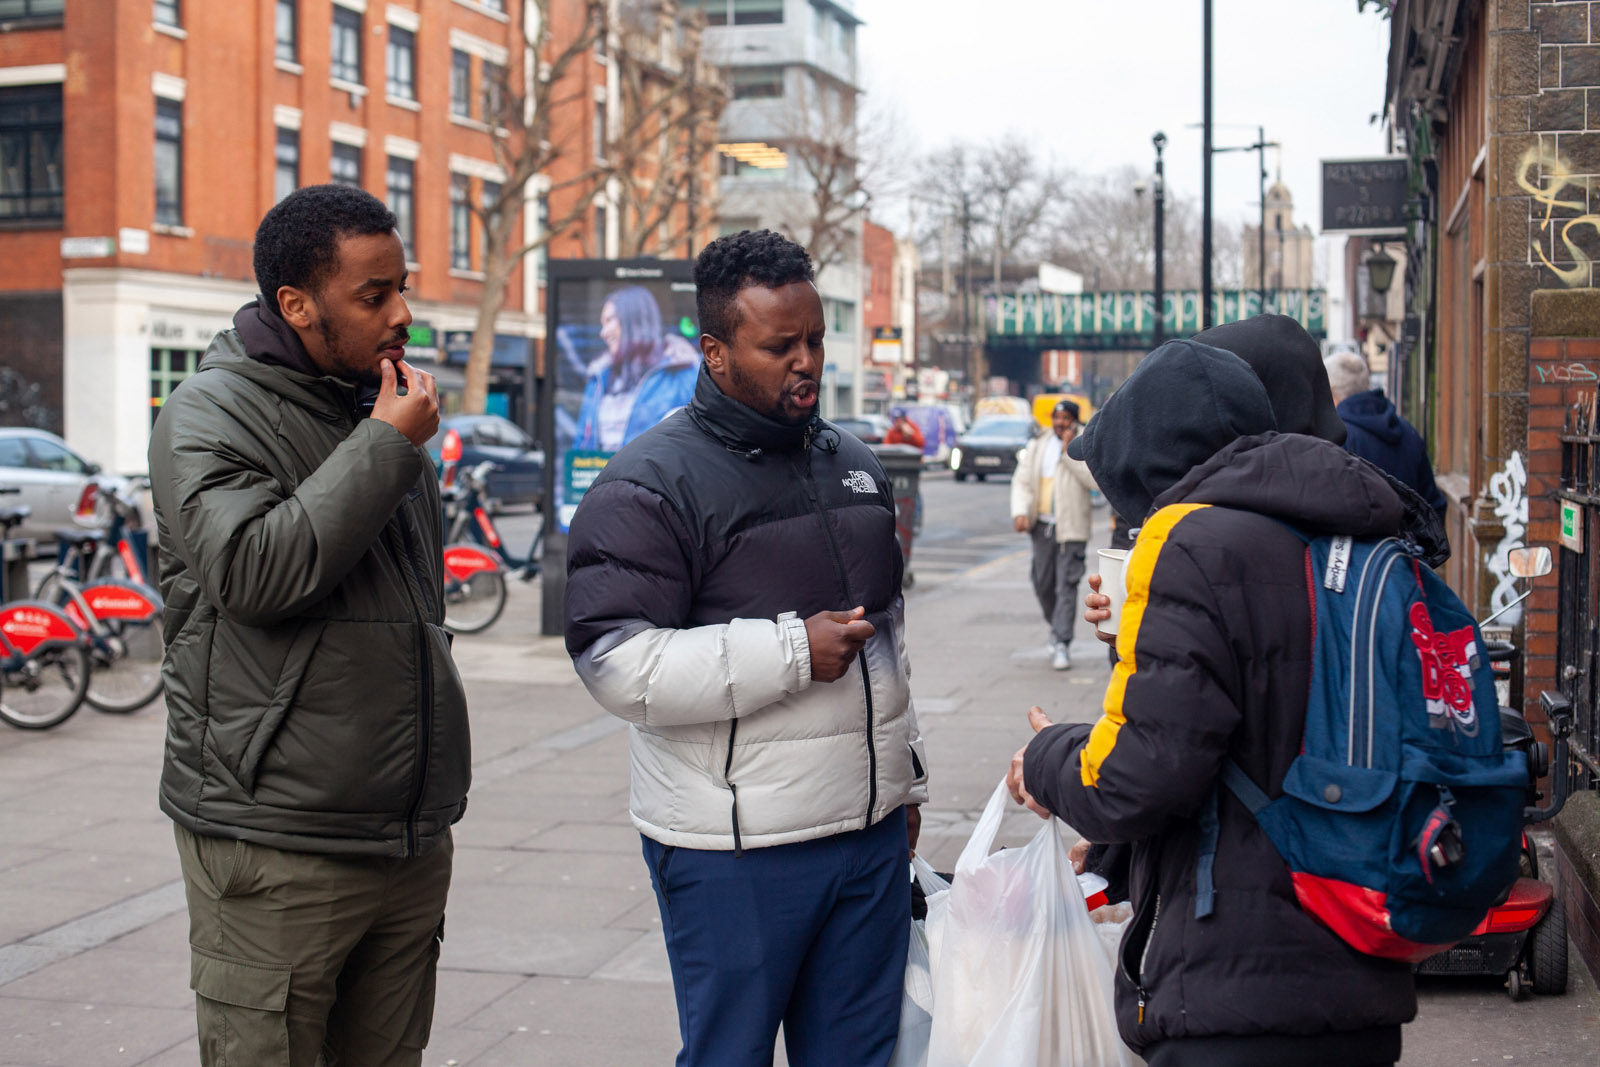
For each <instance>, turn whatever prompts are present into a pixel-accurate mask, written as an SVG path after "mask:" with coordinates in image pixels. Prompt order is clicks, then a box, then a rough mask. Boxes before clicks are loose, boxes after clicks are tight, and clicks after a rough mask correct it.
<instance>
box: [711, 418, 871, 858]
mask: <svg viewBox="0 0 1600 1067" xmlns="http://www.w3.org/2000/svg"><path fill="white" fill-rule="evenodd" d="M804 449H805V451H804V453H803V454H804V456H805V479H804V484H805V487H806V495H808V496H809V497H810V498H811V506H812V508H813V509H814V510H815V511H816V513H817V518H818V519H819V520H820V521H821V522H822V532H823V533H824V534H826V535H827V537H828V549H829V551H830V552H831V553H832V554H833V569H834V572H835V573H836V574H837V575H838V576H839V585H840V586H841V587H842V588H843V589H844V598H845V602H846V603H847V604H853V603H854V602H855V594H854V593H852V592H851V591H850V579H849V578H848V577H847V576H846V573H845V569H844V555H843V554H842V553H841V552H840V551H839V542H838V541H837V540H835V539H834V536H833V528H832V527H830V526H829V525H828V513H827V512H826V511H825V510H823V507H822V497H821V496H820V495H819V494H818V493H817V488H816V485H817V482H816V478H815V476H814V475H813V474H812V473H811V431H810V430H809V429H807V431H806V437H805V445H804ZM896 551H898V549H897V550H896ZM856 659H857V661H858V662H860V664H861V689H862V692H863V695H864V696H865V699H866V706H867V823H866V824H867V825H868V826H871V825H872V810H873V809H874V808H876V807H877V806H878V750H877V745H876V743H875V742H874V741H873V737H872V730H873V727H872V677H871V675H869V674H868V673H867V650H866V649H864V648H863V649H862V650H861V651H859V652H857V653H856ZM729 751H730V753H731V751H732V750H731V749H730V750H729Z"/></svg>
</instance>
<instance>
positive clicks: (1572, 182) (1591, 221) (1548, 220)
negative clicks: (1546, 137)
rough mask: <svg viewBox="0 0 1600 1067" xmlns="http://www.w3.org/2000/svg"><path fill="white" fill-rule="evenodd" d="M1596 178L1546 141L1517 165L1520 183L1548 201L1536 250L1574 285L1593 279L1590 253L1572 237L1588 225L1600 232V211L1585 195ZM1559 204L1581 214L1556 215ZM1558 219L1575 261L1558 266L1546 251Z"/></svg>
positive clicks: (1559, 235) (1536, 197)
mask: <svg viewBox="0 0 1600 1067" xmlns="http://www.w3.org/2000/svg"><path fill="white" fill-rule="evenodd" d="M1541 174H1542V175H1544V177H1545V182H1544V184H1540V182H1539V176H1540V175H1541ZM1592 181H1593V179H1592V178H1591V177H1589V176H1587V175H1577V174H1573V173H1572V168H1571V167H1570V165H1569V164H1568V163H1567V162H1566V161H1565V160H1563V159H1562V158H1561V156H1560V155H1559V154H1557V153H1556V152H1555V150H1554V149H1546V148H1545V146H1544V145H1543V144H1542V143H1541V144H1539V145H1535V146H1534V147H1532V148H1530V149H1528V150H1527V151H1526V152H1524V153H1523V154H1522V162H1521V164H1520V165H1518V167H1517V185H1519V186H1520V187H1521V188H1522V190H1523V191H1524V192H1526V193H1527V194H1528V195H1529V196H1531V197H1533V199H1534V201H1535V202H1536V203H1539V204H1543V205H1544V217H1543V218H1542V219H1541V220H1540V222H1539V233H1540V235H1541V238H1540V239H1539V240H1536V241H1534V242H1533V245H1532V247H1533V252H1534V254H1535V255H1537V256H1538V257H1539V262H1541V263H1543V264H1544V265H1545V266H1546V267H1549V268H1550V270H1551V271H1552V272H1553V273H1554V274H1555V276H1556V277H1557V278H1560V279H1561V281H1562V283H1563V284H1564V285H1566V286H1568V287H1570V288H1578V287H1580V286H1585V285H1587V284H1588V282H1589V280H1590V260H1589V257H1588V256H1587V255H1585V254H1584V251H1583V249H1582V248H1580V247H1578V243H1577V242H1576V241H1574V240H1573V239H1572V235H1573V233H1574V232H1576V231H1579V230H1582V229H1583V227H1585V226H1587V227H1589V228H1590V229H1591V230H1593V231H1594V232H1595V234H1596V236H1600V214H1596V213H1594V212H1590V211H1589V201H1588V197H1587V196H1586V195H1585V194H1586V193H1587V191H1588V189H1589V185H1590V183H1591V182H1592ZM1569 190H1570V191H1569ZM1563 196H1567V197H1572V196H1576V197H1577V199H1575V200H1574V199H1565V200H1564V199H1562V197H1563ZM1556 208H1561V209H1562V210H1564V211H1577V212H1579V213H1580V214H1578V215H1577V216H1576V217H1575V218H1564V219H1558V218H1555V217H1554V216H1555V211H1556ZM1557 223H1560V229H1559V231H1558V232H1557V234H1556V239H1557V240H1558V241H1560V242H1561V244H1562V245H1564V246H1566V249H1567V253H1568V256H1569V258H1571V259H1572V261H1573V265H1572V266H1570V267H1558V266H1556V265H1555V264H1554V263H1552V262H1551V261H1550V256H1549V255H1548V254H1546V252H1545V247H1544V244H1545V243H1544V240H1543V235H1545V234H1549V233H1550V232H1551V231H1552V229H1553V228H1554V227H1555V226H1556V224H1557Z"/></svg>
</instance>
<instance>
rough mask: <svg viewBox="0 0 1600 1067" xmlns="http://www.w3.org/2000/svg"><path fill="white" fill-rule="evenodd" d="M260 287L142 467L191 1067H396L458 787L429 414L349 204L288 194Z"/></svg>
mask: <svg viewBox="0 0 1600 1067" xmlns="http://www.w3.org/2000/svg"><path fill="white" fill-rule="evenodd" d="M255 274H256V281H257V283H258V284H259V286H260V289H261V295H260V297H259V298H258V300H255V301H252V302H251V303H249V304H246V305H245V306H244V307H243V308H241V309H240V311H239V312H238V314H237V315H235V316H234V328H233V329H231V330H226V331H224V332H222V333H220V334H218V335H217V337H216V340H214V341H213V342H212V343H211V347H210V349H209V350H208V351H207V352H206V355H205V357H204V359H202V360H201V363H200V368H199V370H198V372H196V373H195V374H194V375H192V376H190V377H189V378H188V379H186V380H185V381H184V382H183V383H182V384H180V385H179V386H178V387H177V389H175V390H174V391H173V393H172V396H171V397H170V398H168V400H167V402H166V404H165V405H164V406H163V407H162V409H161V414H160V417H159V418H158V419H157V420H156V424H155V429H154V431H153V433H152V435H151V441H150V474H151V490H152V493H153V494H154V498H155V512H156V522H157V529H158V535H159V537H160V544H161V578H160V581H161V593H162V596H163V598H164V599H165V600H166V608H167V627H166V641H167V648H166V659H165V662H164V665H163V678H164V681H165V683H166V696H167V742H166V758H165V761H164V765H163V767H162V774H161V790H160V799H161V807H162V810H163V811H165V812H166V813H167V814H168V815H170V816H171V817H172V819H173V821H174V823H175V824H176V827H175V833H176V836H177V844H178V855H179V859H180V861H181V864H182V868H183V880H184V889H185V892H186V894H187V897H188V904H189V943H190V948H191V952H192V964H193V966H192V969H191V976H192V977H191V984H192V986H193V988H194V991H195V1005H196V1013H197V1016H198V1020H199V1028H200V1059H201V1062H202V1063H204V1064H207V1065H213V1064H215V1065H221V1064H238V1063H248V1064H269V1063H275V1064H289V1065H291V1067H312V1065H313V1064H317V1063H323V1062H326V1063H330V1064H331V1063H335V1062H337V1063H348V1064H380V1063H381V1064H399V1065H408V1064H409V1065H413V1067H414V1065H416V1064H419V1063H420V1062H421V1058H422V1050H423V1048H424V1047H426V1045H427V1043H428V1034H429V1028H430V1025H431V1021H432V1018H433V998H434V977H435V975H434V972H435V966H436V964H437V962H438V956H439V943H440V939H441V938H442V936H443V931H444V908H445V897H446V893H447V891H448V889H449V886H450V870H451V856H452V843H451V830H450V827H451V825H452V824H453V823H454V822H455V821H456V820H457V819H459V818H460V817H461V813H462V811H463V810H464V808H465V806H466V793H467V784H468V780H469V778H470V774H471V770H470V768H471V754H470V752H469V750H468V739H467V708H466V695H465V693H464V691H463V689H462V686H461V680H460V678H459V677H458V676H457V674H456V669H455V665H454V663H453V661H452V660H451V658H450V647H449V642H448V640H447V635H446V634H445V631H444V629H443V627H442V623H443V612H442V604H443V584H444V583H443V575H442V569H441V553H442V547H443V546H442V541H443V538H442V532H441V529H440V523H441V518H440V510H439V488H438V479H437V477H436V476H435V474H434V470H433V464H432V463H431V462H430V461H429V459H428V456H427V453H426V452H424V451H423V450H422V445H423V444H424V442H426V441H427V440H428V438H429V437H430V436H432V434H433V432H434V430H435V429H436V428H437V427H438V424H439V408H438V395H437V393H436V391H435V387H434V382H433V379H432V377H431V376H429V375H428V374H426V373H423V372H421V371H418V370H416V369H415V368H413V367H410V366H408V365H407V364H406V363H405V362H404V354H405V352H404V350H405V344H406V341H407V327H408V326H409V325H410V322H411V313H410V311H409V310H408V309H407V307H406V302H405V299H404V298H403V297H402V296H401V293H403V292H404V291H405V287H406V284H405V283H406V256H405V249H404V247H403V246H402V244H401V242H400V237H399V235H398V234H397V233H396V232H395V217H394V215H393V214H391V213H390V212H389V210H388V209H387V208H385V207H384V206H383V204H382V203H380V202H379V201H378V200H377V199H375V198H374V197H373V196H372V195H371V194H369V193H366V192H363V191H361V190H359V189H353V188H349V187H346V186H342V185H319V186H311V187H309V188H305V189H300V190H298V191H297V192H294V193H291V194H290V195H289V196H287V197H286V198H284V200H283V201H281V202H280V203H279V204H278V205H277V206H276V207H274V208H273V209H272V210H271V211H269V212H267V215H266V217H265V218H264V219H262V221H261V225H260V228H259V229H258V230H257V231H256V238H255ZM402 384H403V385H404V386H405V391H404V393H403V394H402V392H401V389H400V386H401V385H402ZM319 1057H321V1058H320V1059H319Z"/></svg>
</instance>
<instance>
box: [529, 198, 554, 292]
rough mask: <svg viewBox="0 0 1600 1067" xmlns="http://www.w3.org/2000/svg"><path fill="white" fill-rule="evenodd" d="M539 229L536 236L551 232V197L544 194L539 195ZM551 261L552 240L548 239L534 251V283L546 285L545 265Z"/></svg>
mask: <svg viewBox="0 0 1600 1067" xmlns="http://www.w3.org/2000/svg"><path fill="white" fill-rule="evenodd" d="M535 218H536V219H538V223H539V229H538V231H537V232H536V234H535V236H537V237H543V236H545V235H546V234H548V233H549V232H550V198H549V197H548V196H545V195H543V194H540V196H539V205H538V211H537V214H536V215H535ZM549 262H550V242H549V241H546V242H544V243H543V244H541V245H540V246H539V247H538V248H536V249H534V251H533V284H534V285H536V286H539V287H540V288H543V287H544V280H545V267H546V266H547V265H548V264H549Z"/></svg>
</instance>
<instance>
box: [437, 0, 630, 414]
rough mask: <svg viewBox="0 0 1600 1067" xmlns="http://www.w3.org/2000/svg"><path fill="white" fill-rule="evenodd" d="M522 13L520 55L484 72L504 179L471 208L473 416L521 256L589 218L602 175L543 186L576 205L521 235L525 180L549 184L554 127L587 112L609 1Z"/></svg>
mask: <svg viewBox="0 0 1600 1067" xmlns="http://www.w3.org/2000/svg"><path fill="white" fill-rule="evenodd" d="M558 4H559V5H561V6H562V8H563V11H562V13H563V14H568V15H570V14H576V15H578V17H579V20H580V21H579V25H578V28H577V32H574V33H570V34H565V35H563V36H562V38H561V39H559V40H558V39H557V38H556V36H555V34H554V33H553V27H552V19H551V9H552V7H554V6H556V5H558ZM524 10H525V12H526V21H525V22H524V23H523V25H522V47H521V48H520V49H519V51H520V55H513V56H512V57H511V60H512V62H510V63H508V64H506V65H505V66H504V67H502V68H501V69H500V70H498V71H489V70H487V69H486V70H485V74H484V81H483V95H484V115H485V119H486V121H487V122H488V124H489V126H490V142H491V144H492V145H493V152H494V159H495V162H496V163H497V164H498V165H499V167H500V169H501V171H502V172H503V173H504V175H505V178H504V180H503V181H501V182H500V188H499V191H498V193H497V194H495V195H492V196H490V195H485V196H484V197H482V198H481V199H480V201H479V202H478V203H477V204H476V205H474V206H473V209H472V210H473V213H474V214H475V215H476V216H477V218H478V221H479V223H480V224H481V225H482V227H483V233H484V253H483V275H484V277H483V290H482V294H481V295H480V296H479V298H478V308H477V318H476V322H475V324H474V327H473V331H472V347H471V349H470V351H469V354H468V356H467V366H466V373H465V378H466V384H465V387H464V388H463V390H462V397H461V407H462V410H463V411H467V412H472V413H481V412H482V411H483V410H484V409H485V407H486V406H487V401H488V395H489V361H490V356H491V354H492V353H493V351H494V325H495V320H496V319H497V318H498V317H499V315H500V311H501V309H502V308H504V307H505V302H506V285H507V283H508V282H509V281H510V279H511V274H512V271H514V270H515V269H516V267H517V264H518V263H520V262H522V259H523V257H525V256H527V255H528V254H529V253H531V252H534V251H536V250H537V249H539V248H542V247H544V246H546V245H548V244H549V243H550V241H551V240H553V239H554V238H556V237H557V236H559V235H561V234H563V233H565V232H566V231H567V230H568V229H570V228H571V227H572V226H574V225H575V224H577V223H578V222H580V221H582V220H583V219H584V218H586V217H587V215H588V213H589V209H590V206H591V205H592V204H593V203H594V199H595V197H596V196H597V195H599V194H600V192H601V191H602V190H603V189H604V184H605V177H606V168H605V166H604V165H603V164H593V165H589V166H583V167H579V168H577V169H576V170H575V171H574V172H573V173H571V174H570V175H569V176H567V177H564V178H563V179H561V180H560V181H558V182H553V183H550V184H547V186H546V188H545V190H544V192H545V195H547V196H548V195H549V194H552V193H558V192H564V191H567V190H571V191H572V192H573V193H574V194H575V195H574V197H573V199H572V201H571V204H570V207H569V208H568V210H566V211H565V212H564V213H562V215H561V216H560V217H557V218H552V219H551V220H550V221H549V223H548V224H547V225H545V226H544V227H542V232H540V233H539V234H537V235H536V236H534V237H533V238H531V239H528V240H524V239H523V238H522V236H521V234H520V233H519V230H518V225H517V223H518V220H519V219H520V218H521V214H522V211H523V210H524V206H525V201H526V199H527V192H528V183H529V182H532V181H534V180H535V179H537V178H541V177H544V178H546V179H547V180H548V177H549V174H550V172H551V169H552V167H553V166H554V165H555V164H556V162H557V161H558V160H561V159H563V158H564V157H565V156H566V154H567V152H568V151H569V150H570V149H571V148H572V143H571V141H570V140H565V141H564V140H563V139H561V138H557V137H556V136H554V130H555V129H556V127H557V126H558V124H563V123H564V124H567V125H568V126H569V127H571V128H581V127H580V126H575V125H573V124H574V123H575V115H574V113H575V112H576V116H577V119H578V120H581V116H582V114H583V111H582V109H583V108H584V105H585V100H584V88H583V84H582V81H581V79H577V78H574V77H573V75H574V74H575V69H574V68H576V67H577V65H578V64H579V63H582V62H585V61H587V60H588V58H589V56H590V54H591V52H592V51H593V49H594V47H595V43H596V41H598V40H601V39H602V35H604V34H605V33H606V30H607V17H606V0H528V2H527V4H526V5H525V7H524ZM574 82H578V85H577V86H574V84H573V83H574Z"/></svg>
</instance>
